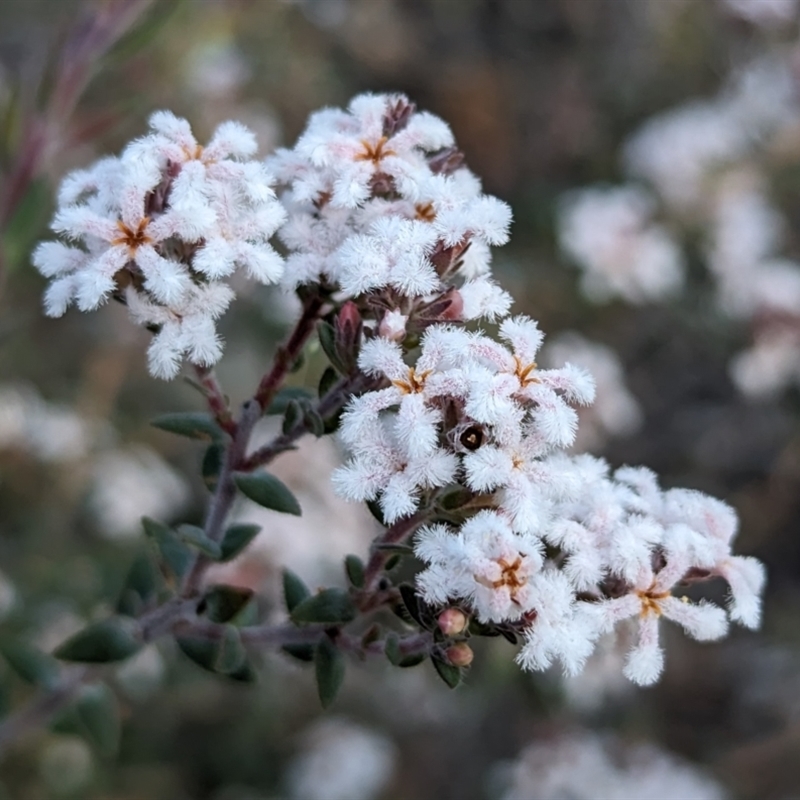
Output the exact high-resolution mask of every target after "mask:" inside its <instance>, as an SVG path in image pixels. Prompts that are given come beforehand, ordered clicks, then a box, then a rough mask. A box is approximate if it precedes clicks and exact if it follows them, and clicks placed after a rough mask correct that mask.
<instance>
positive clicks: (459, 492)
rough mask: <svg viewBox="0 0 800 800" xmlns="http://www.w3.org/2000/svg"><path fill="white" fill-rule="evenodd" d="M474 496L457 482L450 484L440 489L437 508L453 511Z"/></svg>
mask: <svg viewBox="0 0 800 800" xmlns="http://www.w3.org/2000/svg"><path fill="white" fill-rule="evenodd" d="M474 496H475V493H474V492H472V491H470V490H469V489H467V488H466V487H464V486H461V485H459V484H452V485H451V486H447V487H445V488H444V489H443V490H442V492H441V494H440V495H439V497H438V500H437V504H438V506H439V508H441V509H443V510H445V511H455V510H456V509H458V508H461V507H462V506H465V505H466V504H467V503H468V502H469V501H470V500H472V498H473V497H474Z"/></svg>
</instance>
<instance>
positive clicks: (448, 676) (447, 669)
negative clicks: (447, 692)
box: [431, 658, 463, 689]
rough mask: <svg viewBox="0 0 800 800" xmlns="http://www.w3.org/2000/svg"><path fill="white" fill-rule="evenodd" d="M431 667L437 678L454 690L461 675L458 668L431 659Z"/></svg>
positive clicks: (436, 659) (459, 681)
mask: <svg viewBox="0 0 800 800" xmlns="http://www.w3.org/2000/svg"><path fill="white" fill-rule="evenodd" d="M431 661H433V666H434V667H435V668H436V672H437V674H438V675H439V677H440V678H441V679H442V680H443V681H444V682H445V683H446V684H447V685H448V686H449V687H450V688H451V689H455V688H456V687H457V686H458V685H459V684H460V683H461V678H462V677H463V673H462V671H461V668H460V667H454V666H453V665H452V664H447V663H445V662H444V661H441V660H439V659H438V658H432V659H431Z"/></svg>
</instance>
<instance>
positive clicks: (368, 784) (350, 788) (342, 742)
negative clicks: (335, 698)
mask: <svg viewBox="0 0 800 800" xmlns="http://www.w3.org/2000/svg"><path fill="white" fill-rule="evenodd" d="M396 763H397V752H396V749H395V746H394V744H393V743H392V742H391V741H390V740H389V739H387V738H386V737H385V736H382V735H381V734H379V733H376V732H375V731H372V730H369V729H368V728H364V727H362V726H360V725H356V724H355V723H353V722H350V721H348V720H346V719H343V718H341V717H329V718H327V719H323V720H320V721H318V722H316V723H315V724H314V725H313V726H312V727H311V728H310V729H308V730H307V731H306V732H305V734H304V751H303V752H302V753H300V755H298V756H297V757H296V758H295V760H294V761H293V762H292V764H290V766H289V770H288V774H287V778H286V780H287V785H288V789H289V797H291V798H293V800H375V798H377V797H378V796H379V795H380V793H381V792H382V791H383V790H384V789H385V788H386V786H387V785H388V784H389V781H390V780H391V778H392V774H393V772H394V770H395V767H396Z"/></svg>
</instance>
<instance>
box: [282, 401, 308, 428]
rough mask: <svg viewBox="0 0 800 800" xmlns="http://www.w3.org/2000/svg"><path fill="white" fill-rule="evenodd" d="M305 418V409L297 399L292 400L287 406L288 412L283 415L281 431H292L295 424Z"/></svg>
mask: <svg viewBox="0 0 800 800" xmlns="http://www.w3.org/2000/svg"><path fill="white" fill-rule="evenodd" d="M302 419H303V409H302V407H301V406H300V403H299V402H298V401H297V400H290V401H289V403H288V405H287V406H286V413H285V414H284V415H283V425H282V426H281V431H282V432H283V433H284V434H288V433H291V432H292V430H293V429H294V427H295V425H297V424H298V423H300V422H301V421H302Z"/></svg>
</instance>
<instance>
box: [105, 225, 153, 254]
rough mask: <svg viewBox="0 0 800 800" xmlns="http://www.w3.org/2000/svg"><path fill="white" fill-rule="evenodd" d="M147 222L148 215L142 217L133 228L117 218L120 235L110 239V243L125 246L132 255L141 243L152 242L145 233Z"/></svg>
mask: <svg viewBox="0 0 800 800" xmlns="http://www.w3.org/2000/svg"><path fill="white" fill-rule="evenodd" d="M149 224H150V217H142V219H141V220H140V221H139V224H138V225H137V226H136V227H135V228H129V227H128V226H127V225H126V224H125V223H124V222H123V221H122V220H117V228H118V229H119V233H120V235H119V236H117V238H116V239H112V240H111V244H113V245H118V246H125V247H127V248H128V250H129V251H130V253H131V255H133V254H134V253H135V252H136V250H137V249H138V248H140V247H141V246H142V245H144V244H151V243H152V241H153V240H152V239H151V238H150V237H149V236H148V235H147V226H148V225H149Z"/></svg>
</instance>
